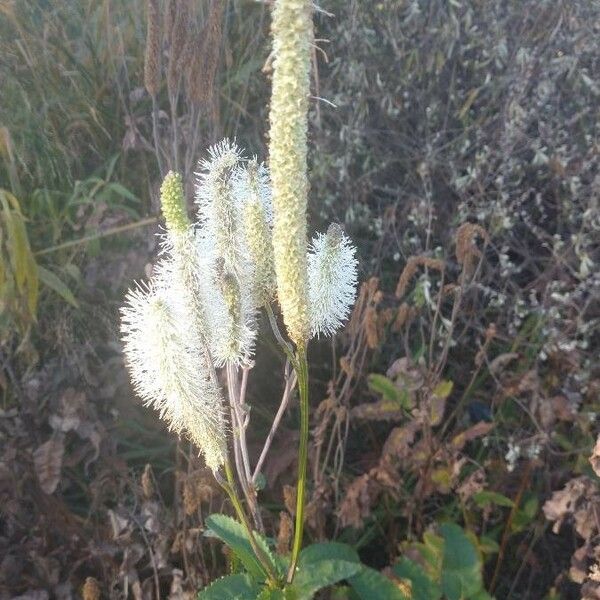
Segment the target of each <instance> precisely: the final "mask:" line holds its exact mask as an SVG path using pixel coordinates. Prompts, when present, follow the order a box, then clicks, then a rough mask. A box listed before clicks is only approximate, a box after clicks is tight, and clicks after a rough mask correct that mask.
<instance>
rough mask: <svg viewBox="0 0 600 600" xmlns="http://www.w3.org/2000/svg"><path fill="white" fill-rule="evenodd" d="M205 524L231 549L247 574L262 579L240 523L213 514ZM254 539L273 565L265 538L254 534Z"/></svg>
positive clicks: (258, 563)
mask: <svg viewBox="0 0 600 600" xmlns="http://www.w3.org/2000/svg"><path fill="white" fill-rule="evenodd" d="M206 524H207V525H208V527H209V528H210V531H211V532H212V533H214V535H216V536H217V537H218V538H219V539H220V540H221V541H222V542H224V543H225V544H227V546H229V548H231V550H232V551H233V552H234V554H235V555H236V556H237V557H238V558H239V559H240V561H241V562H242V564H243V565H244V567H245V569H246V570H247V571H248V573H250V574H251V575H252V576H253V577H254V578H255V579H260V580H263V579H264V577H265V572H264V569H263V567H262V565H261V564H260V562H259V561H258V559H257V558H256V556H255V554H254V550H252V546H251V544H250V540H249V539H248V535H247V532H246V530H245V529H244V526H243V525H242V524H241V523H239V522H238V521H236V520H235V519H232V518H231V517H229V516H227V515H220V514H215V515H210V516H209V517H208V518H207V519H206ZM254 538H255V539H256V543H257V544H258V546H259V547H260V548H261V550H262V551H263V552H264V554H265V555H266V556H267V557H268V558H270V559H271V562H272V564H273V563H274V561H273V560H272V558H273V557H272V555H271V551H270V550H269V546H268V544H267V542H266V540H265V538H264V537H262V536H261V535H260V534H259V533H257V532H254ZM274 566H275V565H274V564H273V567H274Z"/></svg>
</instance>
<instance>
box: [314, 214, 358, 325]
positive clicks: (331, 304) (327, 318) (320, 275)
mask: <svg viewBox="0 0 600 600" xmlns="http://www.w3.org/2000/svg"><path fill="white" fill-rule="evenodd" d="M355 254H356V249H355V247H354V245H353V244H352V242H351V241H350V240H349V239H348V237H347V236H346V235H345V234H344V232H343V231H342V229H341V227H340V226H339V225H336V224H333V225H330V226H329V229H328V230H327V233H326V234H322V233H319V234H317V236H316V237H315V238H314V239H313V240H312V243H311V246H310V248H309V252H308V299H309V315H310V326H311V333H312V335H313V336H315V335H316V336H319V335H321V334H323V335H331V334H333V333H334V332H335V331H336V330H337V329H339V328H340V327H341V326H342V324H343V322H344V321H345V320H346V319H347V318H348V316H349V314H350V309H351V307H352V304H353V303H354V299H355V297H356V285H357V267H358V262H357V260H356V256H355Z"/></svg>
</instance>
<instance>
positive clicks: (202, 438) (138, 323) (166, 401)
mask: <svg viewBox="0 0 600 600" xmlns="http://www.w3.org/2000/svg"><path fill="white" fill-rule="evenodd" d="M272 31H273V44H274V56H275V58H274V73H273V95H272V100H271V114H270V149H269V168H267V166H265V165H264V164H262V163H260V162H258V160H257V159H256V158H247V157H246V156H245V155H244V152H243V151H242V150H241V149H240V148H239V147H238V146H237V145H236V143H235V142H232V141H229V140H223V141H222V142H220V143H219V144H217V145H215V146H213V147H212V148H210V149H209V150H208V156H207V157H206V158H205V159H204V160H201V161H200V163H199V169H198V172H197V194H196V207H197V214H196V218H195V219H194V220H192V219H190V217H189V216H188V213H187V210H186V201H185V197H184V186H183V183H182V180H181V176H180V175H179V174H177V173H174V172H169V173H168V174H167V176H166V177H165V179H164V181H163V183H162V186H161V190H160V193H161V207H162V213H163V216H164V220H165V226H166V229H165V231H164V233H162V234H161V240H160V248H161V251H160V255H159V260H158V262H157V264H156V266H155V269H154V274H153V277H152V278H151V280H150V281H149V282H146V283H140V284H138V285H137V286H136V287H135V288H134V289H132V290H130V291H129V293H128V294H127V297H126V301H125V305H124V307H123V308H122V320H121V330H122V336H123V343H124V351H125V357H126V362H127V365H128V368H129V371H130V374H131V379H132V382H133V385H134V387H135V390H136V392H137V393H138V394H139V396H140V397H141V398H142V399H143V401H144V402H145V403H146V404H147V405H149V406H152V407H154V408H155V409H156V410H157V411H158V413H159V415H160V417H161V418H162V419H164V420H165V421H166V422H167V423H168V424H169V427H170V428H171V429H172V430H173V431H175V432H176V433H178V434H180V435H183V436H185V437H187V438H188V439H189V440H190V441H192V442H193V443H194V444H195V445H196V446H197V447H198V449H199V451H200V453H201V454H202V455H203V457H204V459H205V461H206V464H207V466H208V467H210V469H211V470H212V471H213V473H214V475H215V477H216V479H217V480H218V481H219V483H220V484H221V485H222V486H223V488H224V490H225V491H226V492H227V494H228V495H229V497H230V499H231V502H232V504H233V507H234V509H235V511H236V514H237V517H238V519H239V520H240V521H241V524H237V525H236V524H235V523H234V522H232V521H230V520H227V518H226V517H224V516H223V515H216V516H215V517H214V518H213V519H212V521H211V525H210V526H211V529H212V530H213V531H214V532H216V534H217V535H219V536H220V537H222V539H223V540H224V541H226V542H228V543H230V542H231V540H230V539H229V538H228V536H227V530H228V528H229V529H231V527H234V528H235V527H242V528H243V530H244V531H245V533H244V534H243V535H244V536H245V537H244V539H246V540H247V543H248V545H249V548H250V549H251V552H250V554H251V557H252V558H251V559H249V560H251V562H252V561H254V562H252V565H253V567H250V566H249V565H248V564H245V567H246V569H247V571H248V573H249V574H250V575H252V576H253V577H254V580H256V581H259V583H261V581H260V579H261V577H262V578H263V579H262V583H264V582H266V583H267V584H268V586H269V588H270V589H283V588H285V586H287V588H288V589H290V586H291V585H292V582H293V581H294V577H295V575H296V574H297V572H298V568H297V567H298V560H299V557H300V551H301V546H302V531H303V523H304V501H305V487H306V464H307V446H308V424H309V408H308V407H309V402H308V364H307V354H306V351H307V345H308V342H309V340H310V339H311V337H315V336H321V335H331V334H333V333H334V332H335V331H336V330H337V329H339V327H341V326H342V324H343V322H344V321H345V319H346V318H347V317H348V315H349V312H350V309H351V306H352V304H353V302H354V298H355V293H356V285H357V260H356V257H355V248H354V246H353V245H352V243H351V242H350V240H349V239H348V238H347V236H346V235H345V233H344V232H343V231H342V229H341V227H340V226H338V225H335V224H334V225H331V226H330V227H329V229H328V230H327V232H325V233H319V234H317V235H316V237H315V238H314V239H313V240H312V242H311V243H310V244H308V242H307V237H306V235H307V233H306V231H307V222H306V205H307V193H308V181H307V159H306V155H307V110H308V98H309V86H310V48H311V43H312V37H313V33H312V4H311V2H309V1H306V0H278V1H277V2H275V3H274V6H273V20H272ZM275 303H277V304H278V305H279V308H280V309H281V314H282V317H283V322H284V324H285V328H286V332H287V336H286V335H285V334H284V333H282V332H281V331H280V330H279V328H278V325H277V319H276V317H275V311H274V305H275ZM260 310H265V311H266V313H267V316H268V320H269V322H270V324H271V327H272V329H273V333H274V335H275V337H276V339H277V341H278V342H279V344H280V345H281V348H282V350H283V352H284V353H285V355H286V358H287V365H286V368H287V369H288V370H289V369H293V375H289V376H288V377H287V379H286V384H285V391H284V398H283V399H282V408H283V409H285V406H286V405H287V403H288V400H289V398H290V397H291V395H292V393H293V390H294V388H295V386H296V385H297V386H298V395H299V398H300V409H301V410H300V414H301V418H300V430H301V431H300V446H299V451H298V452H299V455H298V465H299V466H298V481H297V506H296V515H295V516H296V523H295V536H294V543H293V547H292V553H291V556H290V557H289V559H288V560H287V561H285V562H286V563H287V565H286V568H285V571H286V572H285V573H284V569H283V568H282V566H281V561H279V562H278V561H275V560H274V559H273V557H272V555H271V553H270V550H269V548H268V546H267V545H266V543H265V542H264V538H262V536H261V535H260V533H261V532H262V530H263V525H262V519H261V512H260V509H259V506H258V502H257V486H256V481H257V478H258V477H259V476H260V468H261V466H262V464H263V461H264V458H265V456H266V454H267V452H268V450H269V447H270V441H271V439H272V436H269V438H267V441H266V442H265V446H264V448H263V452H262V453H261V455H260V458H259V460H258V463H257V464H256V465H252V464H251V461H250V457H249V453H248V448H247V444H246V429H247V427H248V422H249V414H248V409H247V406H246V404H245V390H246V386H247V378H248V375H249V372H250V370H251V368H252V365H253V356H254V351H255V341H256V337H257V335H258V323H259V319H258V313H259V311H260ZM219 372H222V374H223V377H221V378H220V377H219ZM220 381H224V382H226V383H225V385H223V386H222V385H221V384H220ZM281 413H282V411H281V410H280V411H279V413H278V417H276V421H275V423H274V427H273V428H272V432H273V430H274V428H276V427H277V425H278V423H279V420H280V419H281ZM230 451H231V455H232V460H230ZM238 488H241V490H242V493H243V499H244V501H245V502H243V501H242V499H241V498H240V497H239V496H238V491H237V490H238ZM247 512H248V513H249V516H247ZM219 518H221V520H220V521H219ZM224 519H225V520H224ZM219 523H220V524H221V525H219ZM223 523H226V524H227V525H226V526H224V525H223ZM334 571H335V569H334ZM351 571H352V572H354V571H355V569H354V567H353V568H352V569H349V570H348V569H347V570H345V571H344V569H341V570H339V571H338V572H337V573H336V575H335V577H337V579H335V580H336V581H337V580H339V579H341V578H344V577H348V576H350V575H351V574H352V572H351ZM257 576H258V579H257ZM300 580H301V582H302V577H300ZM333 582H334V581H333V580H332V578H331V575H330V576H329V578H328V579H327V578H325V579H323V581H321V584H320V585H325V584H330V583H333ZM313 587H314V582H313ZM307 589H308V588H306V589H305V591H306V590H307ZM311 589H312V588H311ZM311 594H312V592H311Z"/></svg>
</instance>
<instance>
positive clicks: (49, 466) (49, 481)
mask: <svg viewBox="0 0 600 600" xmlns="http://www.w3.org/2000/svg"><path fill="white" fill-rule="evenodd" d="M64 454H65V443H64V435H63V434H62V433H58V434H55V435H53V436H52V437H51V438H50V439H49V440H48V441H47V442H44V443H43V444H42V445H41V446H39V447H38V448H37V449H36V450H35V452H34V453H33V466H34V468H35V474H36V475H37V478H38V481H39V483H40V487H41V488H42V490H43V491H44V492H45V493H46V494H52V493H54V491H55V490H56V488H57V486H58V483H59V481H60V475H61V469H62V463H63V457H64Z"/></svg>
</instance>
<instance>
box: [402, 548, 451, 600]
mask: <svg viewBox="0 0 600 600" xmlns="http://www.w3.org/2000/svg"><path fill="white" fill-rule="evenodd" d="M392 570H393V572H394V575H397V576H398V577H399V578H400V579H408V580H409V581H410V590H411V594H410V598H411V600H437V598H440V597H441V595H442V590H441V588H440V586H439V585H438V584H437V583H436V582H435V581H432V580H431V579H430V577H429V576H428V575H427V573H425V571H424V569H423V567H421V566H420V565H418V564H417V563H415V562H413V561H412V560H409V559H408V558H405V557H403V558H401V559H400V561H399V562H397V563H396V564H395V565H394V566H393V568H392Z"/></svg>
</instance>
